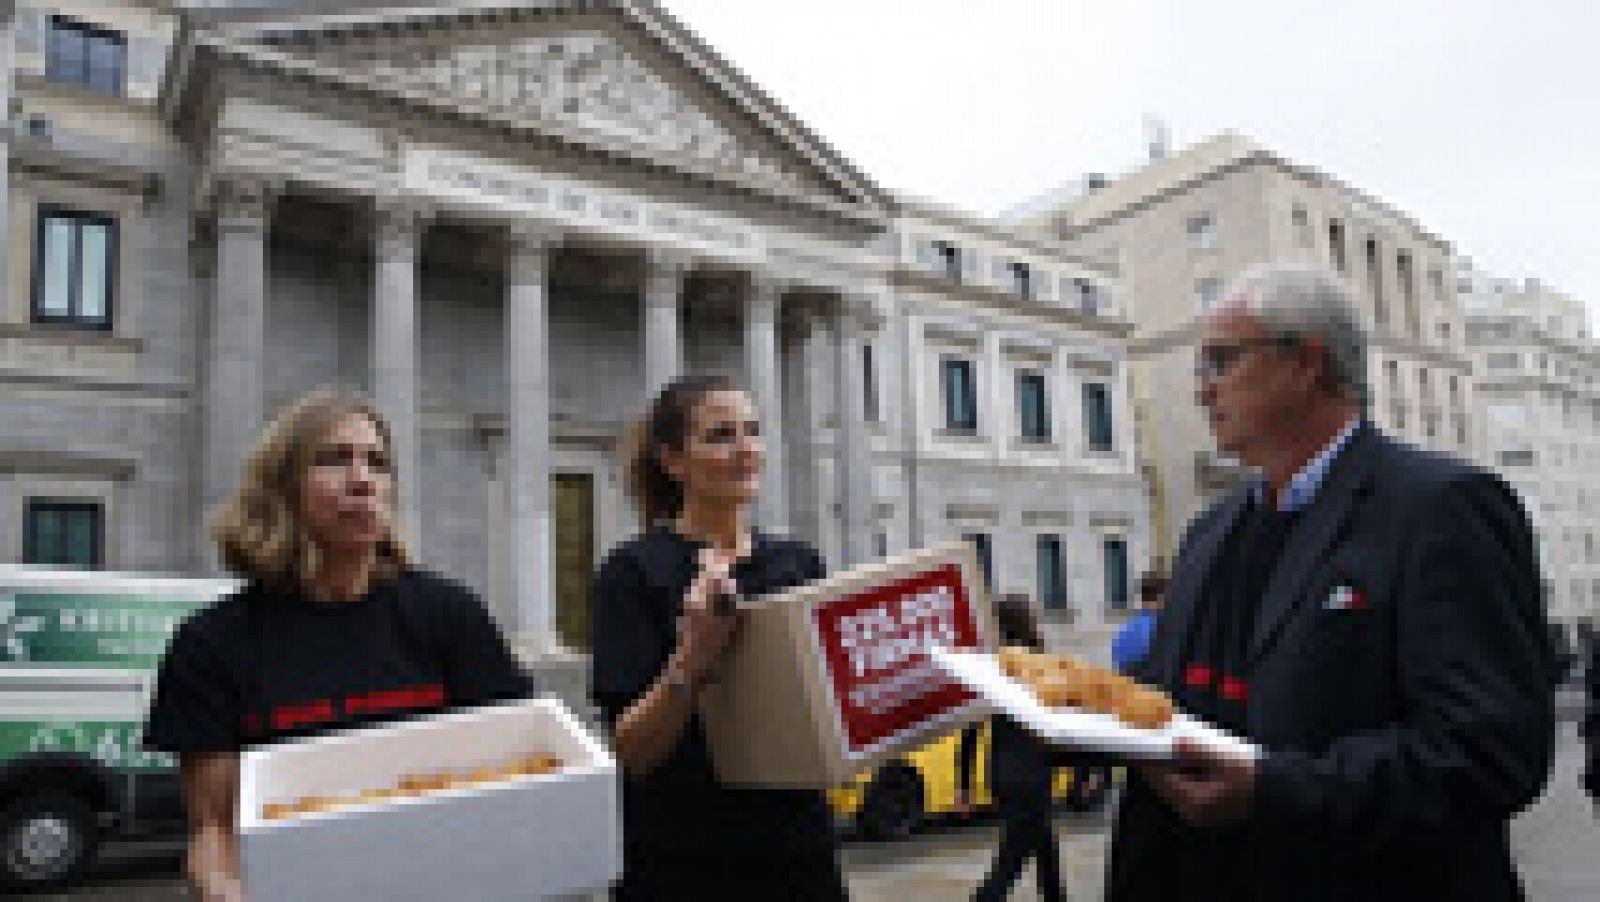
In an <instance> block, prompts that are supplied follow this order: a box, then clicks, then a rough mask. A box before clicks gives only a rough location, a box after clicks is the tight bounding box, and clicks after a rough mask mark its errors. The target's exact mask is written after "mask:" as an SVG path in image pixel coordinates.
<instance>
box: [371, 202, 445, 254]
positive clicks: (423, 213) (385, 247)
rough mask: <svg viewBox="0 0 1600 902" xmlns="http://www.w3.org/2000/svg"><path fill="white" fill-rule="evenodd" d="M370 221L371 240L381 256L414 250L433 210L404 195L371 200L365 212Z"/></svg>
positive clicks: (423, 203) (430, 206)
mask: <svg viewBox="0 0 1600 902" xmlns="http://www.w3.org/2000/svg"><path fill="white" fill-rule="evenodd" d="M368 215H369V216H371V218H372V230H373V240H374V243H375V245H376V247H377V248H378V251H379V252H380V253H382V254H384V255H385V256H389V255H392V254H395V253H399V252H401V251H403V250H408V249H412V250H414V249H415V248H416V245H417V241H418V240H419V239H420V238H421V237H422V233H423V232H424V231H425V230H426V229H427V227H428V223H430V222H431V221H432V220H433V215H434V209H433V206H432V205H431V204H429V203H428V202H427V201H425V200H422V199H421V198H416V197H406V196H388V197H381V196H380V197H374V198H373V199H372V208H371V210H369V211H368Z"/></svg>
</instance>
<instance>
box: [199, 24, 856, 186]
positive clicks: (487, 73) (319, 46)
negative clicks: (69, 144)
mask: <svg viewBox="0 0 1600 902" xmlns="http://www.w3.org/2000/svg"><path fill="white" fill-rule="evenodd" d="M194 40H195V41H196V44H197V46H198V47H201V48H203V49H204V50H205V51H208V52H210V53H211V54H213V55H214V56H216V57H221V58H233V59H237V60H243V61H247V62H250V63H253V64H255V65H257V66H261V65H265V66H266V67H268V68H269V69H270V68H277V69H279V70H281V71H284V72H290V73H293V74H295V75H297V76H300V77H306V76H310V77H313V78H317V79H320V80H322V81H324V82H327V83H329V84H330V85H336V86H343V87H345V88H348V89H356V90H361V91H365V92H371V93H375V94H378V95H382V96H386V97H389V98H393V99H395V100H398V101H401V102H404V103H407V104H413V105H415V106H417V107H418V108H420V109H421V110H424V111H429V110H431V111H434V112H436V113H439V114H443V115H449V116H451V117H452V118H455V119H463V118H465V119H467V120H476V121H480V122H482V123H484V124H488V125H493V126H495V127H502V128H511V129H519V130H527V131H529V132H532V133H537V134H538V135H540V136H543V137H550V138H555V139H558V140H562V141H566V142H568V143H571V144H575V145H579V146H582V147H585V148H592V149H594V150H597V151H600V152H603V153H606V154H608V155H611V156H621V157H625V158H634V159H638V160H639V161H641V162H645V163H648V164H650V165H653V166H666V167H669V168H672V169H676V170H680V171H683V172H685V173H688V174H691V175H697V176H701V177H704V178H708V179H711V180H715V181H720V182H725V183H728V184H730V185H733V186H737V187H740V188H743V189H748V190H754V191H757V192H760V193H765V194H771V195H776V196H781V197H789V198H804V199H810V200H812V201H817V202H821V203H823V204H824V205H827V206H831V207H835V208H838V209H842V210H846V211H853V212H857V213H862V214H866V215H869V216H872V217H877V216H879V215H881V212H882V210H883V208H884V199H883V196H882V194H881V192H880V191H879V190H878V189H877V188H876V186H874V185H873V184H871V183H870V182H869V181H868V180H866V179H865V178H863V177H862V176H860V175H859V174H858V173H856V172H855V170H854V169H853V168H852V167H851V166H850V165H849V164H848V163H847V162H846V161H844V160H843V159H842V158H840V157H839V156H838V155H837V154H836V153H835V152H834V151H833V150H832V149H831V148H829V147H827V146H826V145H825V144H823V143H822V142H821V141H820V140H818V139H817V138H815V137H814V136H813V135H811V133H810V132H809V131H807V130H806V129H805V128H804V127H803V126H801V125H800V124H799V123H798V122H796V121H795V120H794V119H793V118H792V117H791V116H789V114H788V113H787V112H785V111H784V110H783V109H782V108H781V107H779V106H778V105H777V104H775V103H773V102H771V101H770V100H769V99H767V98H766V97H765V96H764V95H762V94H761V93H760V92H759V91H758V90H757V89H756V88H754V87H753V86H751V85H749V84H748V82H747V81H746V80H745V79H744V78H743V77H742V76H741V75H739V73H737V72H736V71H734V70H733V69H732V68H731V67H729V66H728V65H727V64H726V63H723V62H722V61H721V60H720V59H719V58H717V57H716V56H715V54H713V53H712V52H711V51H710V50H709V49H707V48H705V47H704V46H703V45H702V44H701V43H700V42H699V40H698V39H697V38H695V37H694V36H693V35H692V34H691V33H689V32H688V31H687V29H684V28H683V27H682V26H681V25H678V24H677V23H676V22H675V21H673V20H671V19H670V17H668V16H666V15H665V14H664V13H662V12H661V11H659V10H657V9H656V8H654V7H653V6H652V5H650V4H641V3H633V2H628V0H615V2H609V3H594V2H590V3H573V4H562V3H539V2H535V0H525V2H522V3H515V4H507V5H503V6H498V7H481V8H480V7H468V8H467V9H463V8H462V7H460V6H455V5H452V6H449V7H443V8H438V9H429V8H411V9H402V10H393V9H388V10H373V11H367V12H346V13H345V14H342V15H306V14H287V13H286V14H285V16H284V17H283V18H281V19H273V20H268V21H262V20H261V19H260V18H259V16H256V17H251V18H249V19H247V20H245V21H242V22H237V21H234V22H230V21H226V20H223V21H209V22H206V23H204V24H202V25H201V27H200V29H199V30H198V31H197V32H196V34H195V37H194ZM197 75H198V73H195V72H191V73H190V76H189V77H190V78H194V77H197Z"/></svg>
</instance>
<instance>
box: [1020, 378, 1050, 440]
mask: <svg viewBox="0 0 1600 902" xmlns="http://www.w3.org/2000/svg"><path fill="white" fill-rule="evenodd" d="M1017 419H1018V420H1019V421H1020V422H1021V425H1022V437H1023V438H1024V439H1026V440H1028V441H1035V442H1044V441H1049V440H1050V400H1049V398H1048V397H1047V396H1046V394H1045V381H1044V374H1043V373H1040V372H1035V371H1033V370H1022V371H1020V372H1018V373H1017Z"/></svg>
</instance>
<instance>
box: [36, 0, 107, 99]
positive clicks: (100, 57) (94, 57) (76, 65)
mask: <svg viewBox="0 0 1600 902" xmlns="http://www.w3.org/2000/svg"><path fill="white" fill-rule="evenodd" d="M123 57H124V50H123V40H122V35H120V34H118V33H117V32H115V31H110V30H108V29H104V28H96V27H94V26H93V25H86V24H84V23H82V22H75V21H73V20H71V19H68V18H65V17H63V16H54V17H52V18H51V20H50V34H49V38H48V40H47V43H46V46H45V78H47V79H49V80H50V81H52V82H55V83H56V84H63V85H77V86H79V87H83V88H88V89H90V90H92V91H99V92H100V93H102V94H112V95H117V96H120V95H121V94H122V82H123V68H124V66H123Z"/></svg>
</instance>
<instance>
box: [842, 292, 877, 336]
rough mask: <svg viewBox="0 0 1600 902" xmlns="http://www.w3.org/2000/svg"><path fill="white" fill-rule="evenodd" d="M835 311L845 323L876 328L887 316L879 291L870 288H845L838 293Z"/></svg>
mask: <svg viewBox="0 0 1600 902" xmlns="http://www.w3.org/2000/svg"><path fill="white" fill-rule="evenodd" d="M838 299H839V300H838V307H837V312H838V315H839V316H840V318H841V319H843V320H844V321H845V322H846V323H847V324H849V325H851V326H855V327H856V328H860V329H877V328H878V327H879V326H881V325H883V322H884V321H885V320H886V319H888V318H889V315H888V312H887V311H886V310H885V309H884V303H883V300H882V297H881V293H880V292H878V291H876V290H874V289H870V288H847V289H844V290H842V291H840V292H839V294H838Z"/></svg>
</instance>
